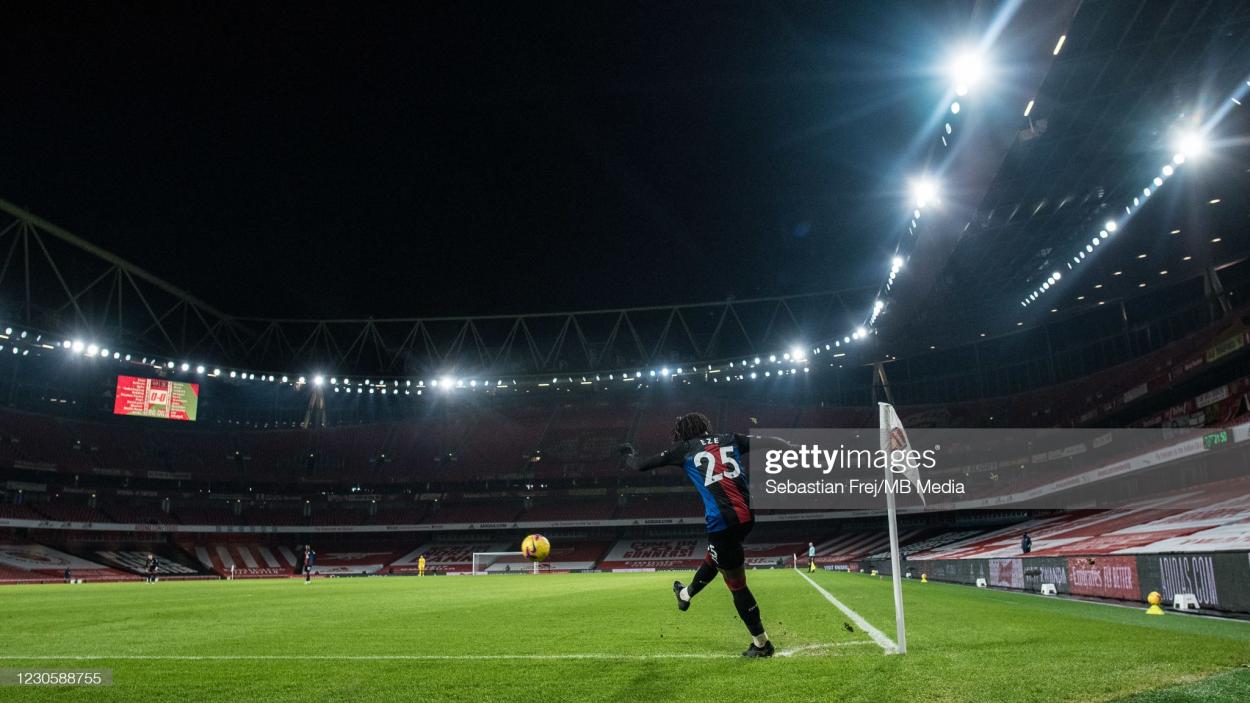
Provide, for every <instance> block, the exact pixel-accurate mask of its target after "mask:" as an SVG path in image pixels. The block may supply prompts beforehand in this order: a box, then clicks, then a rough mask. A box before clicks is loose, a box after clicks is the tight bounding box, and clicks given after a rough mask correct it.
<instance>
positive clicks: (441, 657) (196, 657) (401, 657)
mask: <svg viewBox="0 0 1250 703" xmlns="http://www.w3.org/2000/svg"><path fill="white" fill-rule="evenodd" d="M844 644H868V643H867V642H862V643H844ZM811 646H812V647H827V646H833V645H811ZM806 649H807V648H804V647H800V648H797V649H796V650H794V651H791V652H789V653H786V652H782V653H781V656H792V655H793V654H794V653H795V652H797V651H806ZM740 658H742V657H741V655H740V654H737V653H728V652H726V653H721V654H712V653H709V652H692V653H680V652H667V653H660V654H612V653H610V652H589V653H574V654H289V655H288V654H203V655H201V654H115V655H66V656H50V655H38V656H32V657H22V656H15V655H10V654H4V655H0V661H9V660H12V661H97V660H98V661H119V660H120V661H132V660H133V661H494V660H527V661H529V660H540V661H546V660H562V659H568V660H575V659H586V660H600V661H651V660H657V659H740Z"/></svg>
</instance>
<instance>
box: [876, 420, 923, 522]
mask: <svg viewBox="0 0 1250 703" xmlns="http://www.w3.org/2000/svg"><path fill="white" fill-rule="evenodd" d="M880 406H881V433H882V438H883V439H882V441H881V448H882V449H888V450H889V451H891V452H893V451H899V450H901V451H908V450H910V449H911V440H910V439H908V438H907V430H905V429H903V421H902V420H900V419H898V413H897V412H895V411H894V406H893V405H890V404H889V403H881V404H880ZM903 475H904V476H906V477H907V480H908V481H910V482H912V483H913V484H915V486H916V495H918V496H920V502H921V503H924V504H925V505H928V503H927V502H925V499H924V488H923V486H922V485H921V483H920V467H918V466H916V464H915V462H911V463H906V464H905V467H904V471H903Z"/></svg>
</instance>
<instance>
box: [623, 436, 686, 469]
mask: <svg viewBox="0 0 1250 703" xmlns="http://www.w3.org/2000/svg"><path fill="white" fill-rule="evenodd" d="M620 452H621V454H622V455H623V456H624V457H625V465H626V466H628V467H629V468H631V469H633V470H635V471H650V470H651V469H658V468H660V467H661V466H681V453H680V450H679V449H678V448H677V447H674V448H673V449H670V450H668V451H666V452H663V453H662V454H655V455H653V456H648V457H642V458H641V459H640V458H639V457H638V454H637V452H636V451H635V450H634V445H632V444H629V443H628V442H626V443H625V444H622V445H621V448H620Z"/></svg>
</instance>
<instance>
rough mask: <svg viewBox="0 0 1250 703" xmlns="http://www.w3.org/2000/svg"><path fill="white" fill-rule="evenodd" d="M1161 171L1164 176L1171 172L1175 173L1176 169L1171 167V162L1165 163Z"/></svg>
mask: <svg viewBox="0 0 1250 703" xmlns="http://www.w3.org/2000/svg"><path fill="white" fill-rule="evenodd" d="M1162 171H1163V175H1164V176H1171V175H1172V174H1173V173H1176V169H1174V168H1172V164H1167V165H1165V166H1164V167H1163V169H1162Z"/></svg>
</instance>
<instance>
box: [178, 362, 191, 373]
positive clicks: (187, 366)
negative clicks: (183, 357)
mask: <svg viewBox="0 0 1250 703" xmlns="http://www.w3.org/2000/svg"><path fill="white" fill-rule="evenodd" d="M178 368H180V369H182V370H183V371H190V370H191V364H188V363H187V362H185V361H184V362H182V366H179V367H178Z"/></svg>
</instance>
